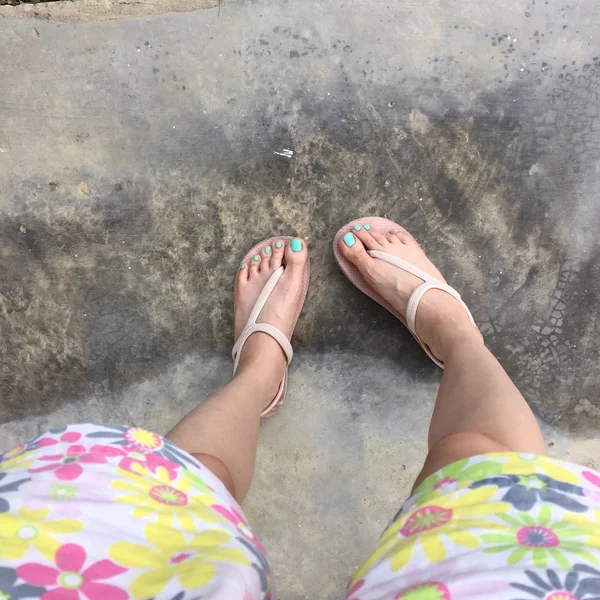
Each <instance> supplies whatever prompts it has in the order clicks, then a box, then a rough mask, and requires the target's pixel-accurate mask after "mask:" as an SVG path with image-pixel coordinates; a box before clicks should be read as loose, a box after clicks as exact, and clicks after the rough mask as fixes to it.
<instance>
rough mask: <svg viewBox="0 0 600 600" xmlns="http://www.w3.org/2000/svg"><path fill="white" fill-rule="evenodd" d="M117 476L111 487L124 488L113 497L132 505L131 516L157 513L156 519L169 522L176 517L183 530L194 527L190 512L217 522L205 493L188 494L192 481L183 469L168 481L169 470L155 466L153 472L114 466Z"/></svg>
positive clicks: (203, 518)
mask: <svg viewBox="0 0 600 600" xmlns="http://www.w3.org/2000/svg"><path fill="white" fill-rule="evenodd" d="M117 473H118V474H119V475H120V479H115V480H113V481H112V482H111V484H110V485H111V487H112V488H114V489H116V490H123V491H124V492H127V493H126V494H125V495H124V496H119V497H117V498H115V501H116V502H123V503H125V504H131V505H133V506H135V508H134V509H133V513H132V514H133V516H134V517H135V518H136V519H147V518H148V517H150V516H152V515H154V514H156V515H157V516H158V523H159V524H161V525H163V526H171V525H172V524H173V521H174V520H175V519H178V520H179V523H180V524H181V527H182V528H183V529H184V530H185V531H195V530H196V529H197V527H196V525H195V524H194V519H193V518H192V516H195V517H197V518H198V519H201V520H202V521H205V522H208V523H216V522H217V519H218V515H216V514H215V511H214V510H213V509H212V508H211V505H212V504H213V503H214V499H213V498H212V496H209V495H208V494H197V495H193V496H192V495H191V494H190V489H192V487H193V486H194V482H193V481H192V480H191V479H190V478H189V477H187V476H186V475H185V473H184V474H183V475H182V476H181V477H180V478H179V479H178V480H177V481H176V482H173V481H171V479H170V477H169V471H167V469H165V468H164V467H158V468H157V469H156V472H155V473H151V472H150V471H147V470H146V471H145V472H144V473H143V474H142V473H138V472H136V473H131V472H129V471H125V470H123V469H117Z"/></svg>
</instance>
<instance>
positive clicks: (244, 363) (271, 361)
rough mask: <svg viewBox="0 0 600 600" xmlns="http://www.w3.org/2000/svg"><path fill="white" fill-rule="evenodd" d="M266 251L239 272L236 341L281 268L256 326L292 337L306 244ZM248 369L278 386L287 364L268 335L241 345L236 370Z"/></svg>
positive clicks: (295, 242)
mask: <svg viewBox="0 0 600 600" xmlns="http://www.w3.org/2000/svg"><path fill="white" fill-rule="evenodd" d="M267 248H268V250H267ZM267 248H265V249H264V250H263V251H262V252H261V253H260V255H257V256H256V257H253V258H251V259H250V261H249V262H248V263H246V264H245V265H244V267H243V268H240V270H239V272H238V275H237V287H236V295H235V298H234V304H235V322H234V336H235V339H236V340H237V339H238V338H239V336H240V335H241V333H242V331H243V329H244V327H245V326H246V323H247V322H248V318H249V317H250V313H251V312H252V309H253V308H254V305H255V304H256V300H257V299H258V296H259V295H260V293H261V291H262V290H263V288H264V287H265V285H266V283H267V281H268V280H269V278H270V277H271V275H273V273H274V272H275V271H276V270H277V269H278V268H279V267H280V266H281V265H284V266H285V271H284V273H283V275H282V276H281V277H280V279H279V281H278V282H277V285H276V286H275V289H274V290H273V292H272V293H271V295H270V296H269V299H268V300H267V303H266V304H265V306H264V308H263V309H262V311H261V313H260V314H259V316H258V319H257V323H270V324H271V325H274V326H275V327H277V329H279V330H280V331H281V332H282V333H284V334H285V335H286V336H287V338H288V339H290V338H291V336H292V328H293V324H294V316H295V314H296V309H297V307H298V302H300V299H301V298H300V294H301V292H302V282H303V274H304V266H305V265H306V261H307V260H308V251H307V249H306V242H305V241H304V240H300V239H297V238H296V239H294V240H288V241H285V242H284V241H283V240H282V241H280V242H277V241H275V242H274V243H273V244H272V245H271V246H268V247H267ZM254 258H257V260H254ZM248 366H252V367H255V368H257V373H260V374H264V375H265V376H266V377H268V378H269V379H270V380H273V381H276V383H277V386H279V384H280V382H281V379H282V378H283V375H284V373H285V367H286V366H287V363H286V357H285V354H284V353H283V351H282V349H281V346H280V345H279V344H278V343H277V342H276V341H275V340H274V339H273V338H272V337H271V336H270V335H267V334H266V333H261V332H257V333H254V334H252V335H251V336H250V337H249V338H248V341H247V342H246V343H245V344H244V347H243V349H242V355H241V357H240V364H239V367H238V369H244V368H246V367H248ZM276 391H277V390H276V389H275V392H276ZM275 392H274V394H275Z"/></svg>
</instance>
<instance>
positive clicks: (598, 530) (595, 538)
mask: <svg viewBox="0 0 600 600" xmlns="http://www.w3.org/2000/svg"><path fill="white" fill-rule="evenodd" d="M590 516H591V517H592V518H593V520H588V519H586V518H585V517H584V516H583V515H570V516H569V521H570V522H571V523H572V524H573V525H575V526H576V527H579V528H580V529H583V530H585V532H586V533H587V535H588V536H589V537H588V538H587V545H588V546H591V547H592V548H594V549H596V550H600V510H594V511H592V513H591V515H590Z"/></svg>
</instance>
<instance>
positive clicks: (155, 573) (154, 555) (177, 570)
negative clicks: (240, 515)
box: [109, 523, 251, 598]
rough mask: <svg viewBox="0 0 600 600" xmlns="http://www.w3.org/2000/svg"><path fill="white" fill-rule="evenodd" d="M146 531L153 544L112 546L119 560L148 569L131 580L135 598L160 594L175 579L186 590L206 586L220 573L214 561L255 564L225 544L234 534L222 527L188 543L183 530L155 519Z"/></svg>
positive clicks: (127, 565) (201, 534)
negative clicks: (163, 524) (160, 523)
mask: <svg viewBox="0 0 600 600" xmlns="http://www.w3.org/2000/svg"><path fill="white" fill-rule="evenodd" d="M144 535H145V536H146V539H147V540H148V541H149V542H150V543H151V544H152V546H153V547H149V546H140V545H137V544H132V543H130V542H117V543H115V544H113V545H112V546H111V547H110V549H109V555H110V557H111V558H112V560H114V561H115V562H116V563H118V564H120V565H122V566H124V567H129V568H130V569H145V572H144V573H142V574H141V575H139V576H138V577H137V578H136V579H135V580H134V581H133V583H132V584H131V587H130V592H131V594H132V595H133V596H134V597H135V598H151V597H155V596H158V595H159V594H160V593H161V592H162V591H163V589H164V588H165V586H166V585H167V583H168V582H169V581H171V579H179V584H180V585H181V587H182V588H183V589H186V590H192V589H199V588H202V587H203V586H206V585H208V584H209V583H210V582H211V581H212V580H213V579H214V578H215V576H216V574H217V567H216V566H215V565H214V564H213V563H219V562H225V563H228V564H238V565H244V566H250V564H251V563H250V560H248V558H247V557H246V556H245V555H244V553H243V552H241V551H240V550H236V549H235V548H223V547H222V545H223V543H225V542H227V541H229V540H230V539H231V536H230V535H229V534H227V533H224V532H222V531H219V530H213V531H211V530H208V531H202V532H201V533H198V534H196V535H194V536H193V537H192V539H191V541H190V542H189V543H188V542H187V541H186V539H185V536H184V535H183V533H181V531H179V530H177V529H173V528H172V527H169V526H166V527H165V526H162V525H159V524H157V523H151V524H150V525H147V526H146V527H145V528H144Z"/></svg>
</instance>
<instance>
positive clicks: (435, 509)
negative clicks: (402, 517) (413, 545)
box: [400, 505, 453, 537]
mask: <svg viewBox="0 0 600 600" xmlns="http://www.w3.org/2000/svg"><path fill="white" fill-rule="evenodd" d="M452 515H453V511H452V509H451V508H443V507H441V506H433V505H432V506H423V507H422V508H419V509H418V510H416V511H415V512H414V513H413V514H412V515H410V517H408V519H407V520H406V523H404V526H403V527H402V529H400V533H401V534H402V535H403V536H404V537H410V536H413V535H417V534H419V533H424V532H425V531H431V530H432V529H437V528H438V527H442V526H443V525H446V523H449V522H450V521H451V520H452Z"/></svg>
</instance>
